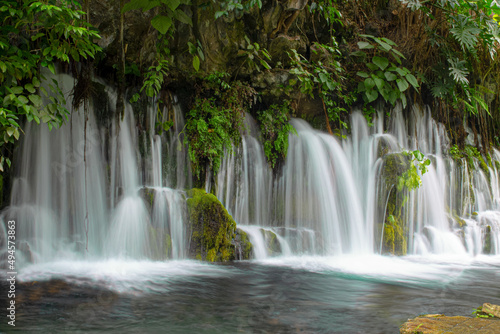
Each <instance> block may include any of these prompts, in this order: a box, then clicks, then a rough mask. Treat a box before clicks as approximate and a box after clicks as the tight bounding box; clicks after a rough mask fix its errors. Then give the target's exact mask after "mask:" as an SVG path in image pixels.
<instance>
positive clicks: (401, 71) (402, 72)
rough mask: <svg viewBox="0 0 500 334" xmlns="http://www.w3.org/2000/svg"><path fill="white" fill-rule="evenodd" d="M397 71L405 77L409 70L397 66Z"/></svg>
mask: <svg viewBox="0 0 500 334" xmlns="http://www.w3.org/2000/svg"><path fill="white" fill-rule="evenodd" d="M396 72H398V74H399V75H400V76H402V77H404V76H405V75H406V74H407V72H406V71H405V70H403V69H401V68H399V67H396Z"/></svg>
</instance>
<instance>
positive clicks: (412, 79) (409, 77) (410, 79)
mask: <svg viewBox="0 0 500 334" xmlns="http://www.w3.org/2000/svg"><path fill="white" fill-rule="evenodd" d="M405 78H406V80H408V82H409V83H410V84H411V85H412V86H413V88H418V87H419V85H418V81H417V78H415V76H414V75H413V74H411V73H408V74H407V75H406V76H405Z"/></svg>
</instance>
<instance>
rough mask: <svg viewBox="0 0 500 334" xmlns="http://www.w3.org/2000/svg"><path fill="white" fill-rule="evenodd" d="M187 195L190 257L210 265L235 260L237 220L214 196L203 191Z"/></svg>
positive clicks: (189, 192)
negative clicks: (210, 263)
mask: <svg viewBox="0 0 500 334" xmlns="http://www.w3.org/2000/svg"><path fill="white" fill-rule="evenodd" d="M187 194H188V197H189V198H188V200H187V206H188V217H189V221H188V229H189V232H190V234H191V243H190V247H189V256H190V257H191V258H196V259H199V260H203V261H209V262H224V261H231V260H234V258H235V246H234V242H233V241H234V239H235V236H236V223H235V221H234V219H233V218H232V217H231V215H229V213H228V212H227V210H226V209H225V208H224V206H223V205H222V204H221V202H220V201H219V200H218V199H217V197H215V196H214V195H213V194H208V193H206V192H205V190H203V189H191V190H189V191H188V193H187Z"/></svg>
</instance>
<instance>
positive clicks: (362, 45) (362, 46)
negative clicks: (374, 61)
mask: <svg viewBox="0 0 500 334" xmlns="http://www.w3.org/2000/svg"><path fill="white" fill-rule="evenodd" d="M358 47H359V48H360V49H373V47H374V46H373V45H371V44H370V43H368V42H358Z"/></svg>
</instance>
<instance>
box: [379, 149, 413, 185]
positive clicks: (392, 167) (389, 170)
mask: <svg viewBox="0 0 500 334" xmlns="http://www.w3.org/2000/svg"><path fill="white" fill-rule="evenodd" d="M409 168H410V161H409V159H408V156H406V155H404V154H403V153H392V154H387V155H385V156H384V169H383V172H382V177H383V178H384V180H385V183H386V185H387V186H389V187H390V186H392V185H396V184H397V183H398V177H399V176H401V175H403V173H404V172H406V171H407V170H408V169H409Z"/></svg>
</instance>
